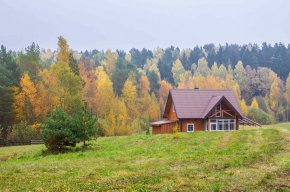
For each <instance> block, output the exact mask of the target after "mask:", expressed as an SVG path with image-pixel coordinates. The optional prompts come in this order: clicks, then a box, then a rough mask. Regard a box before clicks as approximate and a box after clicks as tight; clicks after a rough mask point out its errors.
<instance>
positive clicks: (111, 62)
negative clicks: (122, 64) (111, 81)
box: [101, 49, 118, 77]
mask: <svg viewBox="0 0 290 192" xmlns="http://www.w3.org/2000/svg"><path fill="white" fill-rule="evenodd" d="M117 59H118V55H117V54H116V53H113V52H112V51H111V50H110V49H109V50H108V51H106V59H104V60H103V61H102V62H101V66H103V67H104V69H105V71H106V72H107V74H108V75H109V77H111V76H112V74H113V73H114V71H115V69H116V62H117Z"/></svg>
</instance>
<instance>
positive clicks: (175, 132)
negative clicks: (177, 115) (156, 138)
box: [173, 123, 181, 139]
mask: <svg viewBox="0 0 290 192" xmlns="http://www.w3.org/2000/svg"><path fill="white" fill-rule="evenodd" d="M179 138H181V135H180V132H179V130H178V124H177V123H176V124H175V126H174V127H173V139H179Z"/></svg>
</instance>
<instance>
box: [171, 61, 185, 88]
mask: <svg viewBox="0 0 290 192" xmlns="http://www.w3.org/2000/svg"><path fill="white" fill-rule="evenodd" d="M171 72H172V75H173V79H174V83H175V85H178V83H179V80H180V75H181V74H183V73H184V72H185V69H184V67H183V65H182V63H181V61H180V60H179V59H177V60H176V61H175V62H174V63H173V66H172V70H171Z"/></svg>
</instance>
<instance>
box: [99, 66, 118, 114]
mask: <svg viewBox="0 0 290 192" xmlns="http://www.w3.org/2000/svg"><path fill="white" fill-rule="evenodd" d="M96 77H97V79H96V87H95V89H96V90H95V93H96V96H95V104H96V111H95V112H96V114H98V116H100V117H105V116H106V115H107V114H109V112H110V108H111V105H112V102H113V101H114V99H115V94H114V91H113V83H112V81H111V80H110V78H109V76H108V75H107V73H106V72H105V71H104V68H103V67H102V66H100V67H98V68H97V69H96Z"/></svg>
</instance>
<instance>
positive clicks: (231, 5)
mask: <svg viewBox="0 0 290 192" xmlns="http://www.w3.org/2000/svg"><path fill="white" fill-rule="evenodd" d="M0 13H1V25H0V26H1V27H0V44H4V45H5V46H6V47H7V48H9V49H13V50H20V49H22V48H25V47H27V45H29V44H31V43H32V42H36V43H37V44H39V46H40V47H41V48H45V49H48V48H50V49H56V44H57V37H58V36H59V35H63V36H64V37H65V38H66V39H67V40H68V42H69V44H70V47H71V48H72V49H74V50H85V49H89V50H91V49H108V48H111V49H113V50H114V49H123V50H129V49H131V48H132V47H135V48H143V47H145V48H150V49H152V48H155V47H163V48H165V47H168V46H170V45H174V46H178V47H180V48H192V47H194V46H195V45H203V44H206V43H215V44H225V42H229V43H238V44H244V43H258V44H261V43H262V42H264V41H266V42H268V43H275V42H282V43H285V44H288V43H289V42H290V1H289V0H175V1H173V0H102V1H100V0H25V1H24V0H0Z"/></svg>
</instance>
